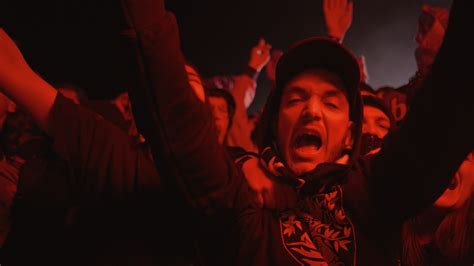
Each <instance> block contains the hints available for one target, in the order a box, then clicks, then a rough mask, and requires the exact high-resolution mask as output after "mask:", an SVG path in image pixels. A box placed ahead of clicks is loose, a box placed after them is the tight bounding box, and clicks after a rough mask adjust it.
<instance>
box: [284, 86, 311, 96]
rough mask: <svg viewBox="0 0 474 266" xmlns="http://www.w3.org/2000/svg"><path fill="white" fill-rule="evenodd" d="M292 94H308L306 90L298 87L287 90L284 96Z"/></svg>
mask: <svg viewBox="0 0 474 266" xmlns="http://www.w3.org/2000/svg"><path fill="white" fill-rule="evenodd" d="M291 93H297V94H307V92H306V90H305V89H303V88H301V87H298V86H292V87H289V88H288V89H286V90H285V91H284V92H283V94H291Z"/></svg>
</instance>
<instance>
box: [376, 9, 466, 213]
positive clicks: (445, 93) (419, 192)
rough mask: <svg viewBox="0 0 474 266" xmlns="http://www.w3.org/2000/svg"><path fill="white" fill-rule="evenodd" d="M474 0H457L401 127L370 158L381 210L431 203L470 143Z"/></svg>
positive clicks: (398, 210) (411, 209)
mask: <svg viewBox="0 0 474 266" xmlns="http://www.w3.org/2000/svg"><path fill="white" fill-rule="evenodd" d="M472 12H474V2H473V1H470V0H455V1H454V2H453V6H452V9H451V19H450V23H449V27H448V29H447V32H446V37H445V40H444V43H443V45H442V47H441V50H440V52H439V54H438V57H437V58H436V61H435V62H434V64H433V67H432V70H431V72H430V73H429V75H428V76H427V77H426V79H425V81H424V84H423V87H422V89H421V90H420V92H419V94H418V95H417V96H416V98H415V101H414V104H413V105H412V107H411V109H410V111H409V113H408V114H407V116H406V118H405V121H404V122H403V124H402V125H401V127H400V129H399V130H398V131H397V132H395V133H394V134H391V135H389V136H388V137H387V139H386V141H385V142H384V146H383V148H382V150H381V152H380V153H379V155H378V156H377V158H375V160H374V164H373V167H372V174H371V182H372V184H373V187H372V189H373V191H372V193H373V195H375V196H376V202H377V203H376V205H377V207H378V208H377V209H378V210H379V211H380V215H387V217H390V218H392V219H394V220H398V221H399V220H400V219H402V218H406V217H408V216H411V215H413V214H414V213H415V212H417V211H420V209H421V208H424V207H427V206H428V205H430V204H431V203H433V202H434V201H435V200H436V199H437V198H438V197H439V196H440V195H441V194H442V192H443V191H444V190H445V189H446V187H447V186H448V184H449V182H450V181H451V179H452V177H453V176H454V174H455V172H456V170H457V169H458V167H459V166H460V164H461V163H462V161H463V160H464V159H465V158H466V156H467V154H468V153H469V152H470V151H471V150H472V148H473V147H474V138H473V136H474V123H473V117H474V90H473V88H472V85H471V84H472V82H471V75H472V73H471V72H472V69H471V68H469V67H464V66H462V65H460V62H459V60H460V58H462V60H463V61H465V62H472V61H474V52H473V50H472V48H471V42H469V41H467V40H466V38H465V34H466V32H468V31H469V30H470V27H471V26H472V25H474V19H473V17H472Z"/></svg>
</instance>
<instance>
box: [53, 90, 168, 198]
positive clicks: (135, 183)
mask: <svg viewBox="0 0 474 266" xmlns="http://www.w3.org/2000/svg"><path fill="white" fill-rule="evenodd" d="M51 112H52V113H51V117H52V125H53V130H52V132H53V134H52V137H53V140H54V144H53V145H54V150H55V152H57V153H58V155H59V156H61V157H62V158H63V159H65V160H66V162H67V163H68V165H69V166H70V167H71V168H72V169H73V170H72V171H73V174H72V175H71V176H73V178H74V180H71V185H72V187H74V190H75V192H76V193H77V195H78V197H93V198H97V197H98V198H102V199H123V198H127V197H134V196H138V195H143V194H144V193H145V192H157V191H159V190H160V189H161V184H160V178H159V176H158V173H157V171H156V169H155V167H154V163H153V161H152V160H151V158H149V156H148V155H147V153H146V152H145V150H141V149H138V148H137V146H136V145H135V144H134V143H133V141H132V140H131V138H129V137H128V135H127V134H126V133H125V132H123V131H122V130H120V129H119V128H117V127H115V126H114V125H112V124H111V123H109V122H108V121H106V120H104V119H102V118H100V117H99V116H98V115H97V114H95V113H93V112H90V111H89V110H86V109H84V108H83V107H81V106H79V105H75V104H74V103H72V102H71V101H69V100H68V99H66V98H64V97H63V96H61V95H60V94H58V96H57V97H56V100H55V102H54V105H53V108H52V111H51Z"/></svg>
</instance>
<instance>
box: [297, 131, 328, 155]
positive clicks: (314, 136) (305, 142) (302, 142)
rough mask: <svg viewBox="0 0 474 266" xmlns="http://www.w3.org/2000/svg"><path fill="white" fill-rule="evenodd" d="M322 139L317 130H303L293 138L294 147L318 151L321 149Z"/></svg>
mask: <svg viewBox="0 0 474 266" xmlns="http://www.w3.org/2000/svg"><path fill="white" fill-rule="evenodd" d="M321 146H322V140H321V136H320V135H319V134H318V133H317V132H305V133H303V134H301V135H299V136H298V137H296V139H295V148H296V149H297V150H304V151H314V152H315V151H318V150H319V149H321Z"/></svg>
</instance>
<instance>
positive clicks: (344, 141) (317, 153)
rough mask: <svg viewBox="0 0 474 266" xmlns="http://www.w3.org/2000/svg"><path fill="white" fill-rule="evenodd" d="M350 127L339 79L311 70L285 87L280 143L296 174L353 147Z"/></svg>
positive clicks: (284, 155)
mask: <svg viewBox="0 0 474 266" xmlns="http://www.w3.org/2000/svg"><path fill="white" fill-rule="evenodd" d="M351 127H352V122H351V121H350V120H349V103H348V101H347V97H346V95H345V90H344V87H343V82H342V80H341V79H340V78H339V77H338V76H336V75H334V74H332V73H330V72H327V71H324V70H311V71H307V72H304V73H302V74H300V75H298V76H296V77H295V78H293V79H292V80H291V81H290V82H288V84H286V86H285V88H284V89H283V94H282V98H281V103H280V108H279V113H278V124H277V142H278V147H279V149H280V152H281V154H282V156H283V157H284V160H285V162H286V164H287V166H288V167H289V169H290V170H291V171H292V172H293V173H294V174H296V175H300V174H303V173H306V172H308V171H311V170H313V169H314V168H315V167H316V166H317V165H318V164H320V163H325V162H334V161H336V160H337V159H339V157H340V156H341V155H342V152H343V151H344V149H345V148H346V147H347V146H350V144H351V141H352V139H351V138H352V136H351Z"/></svg>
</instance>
